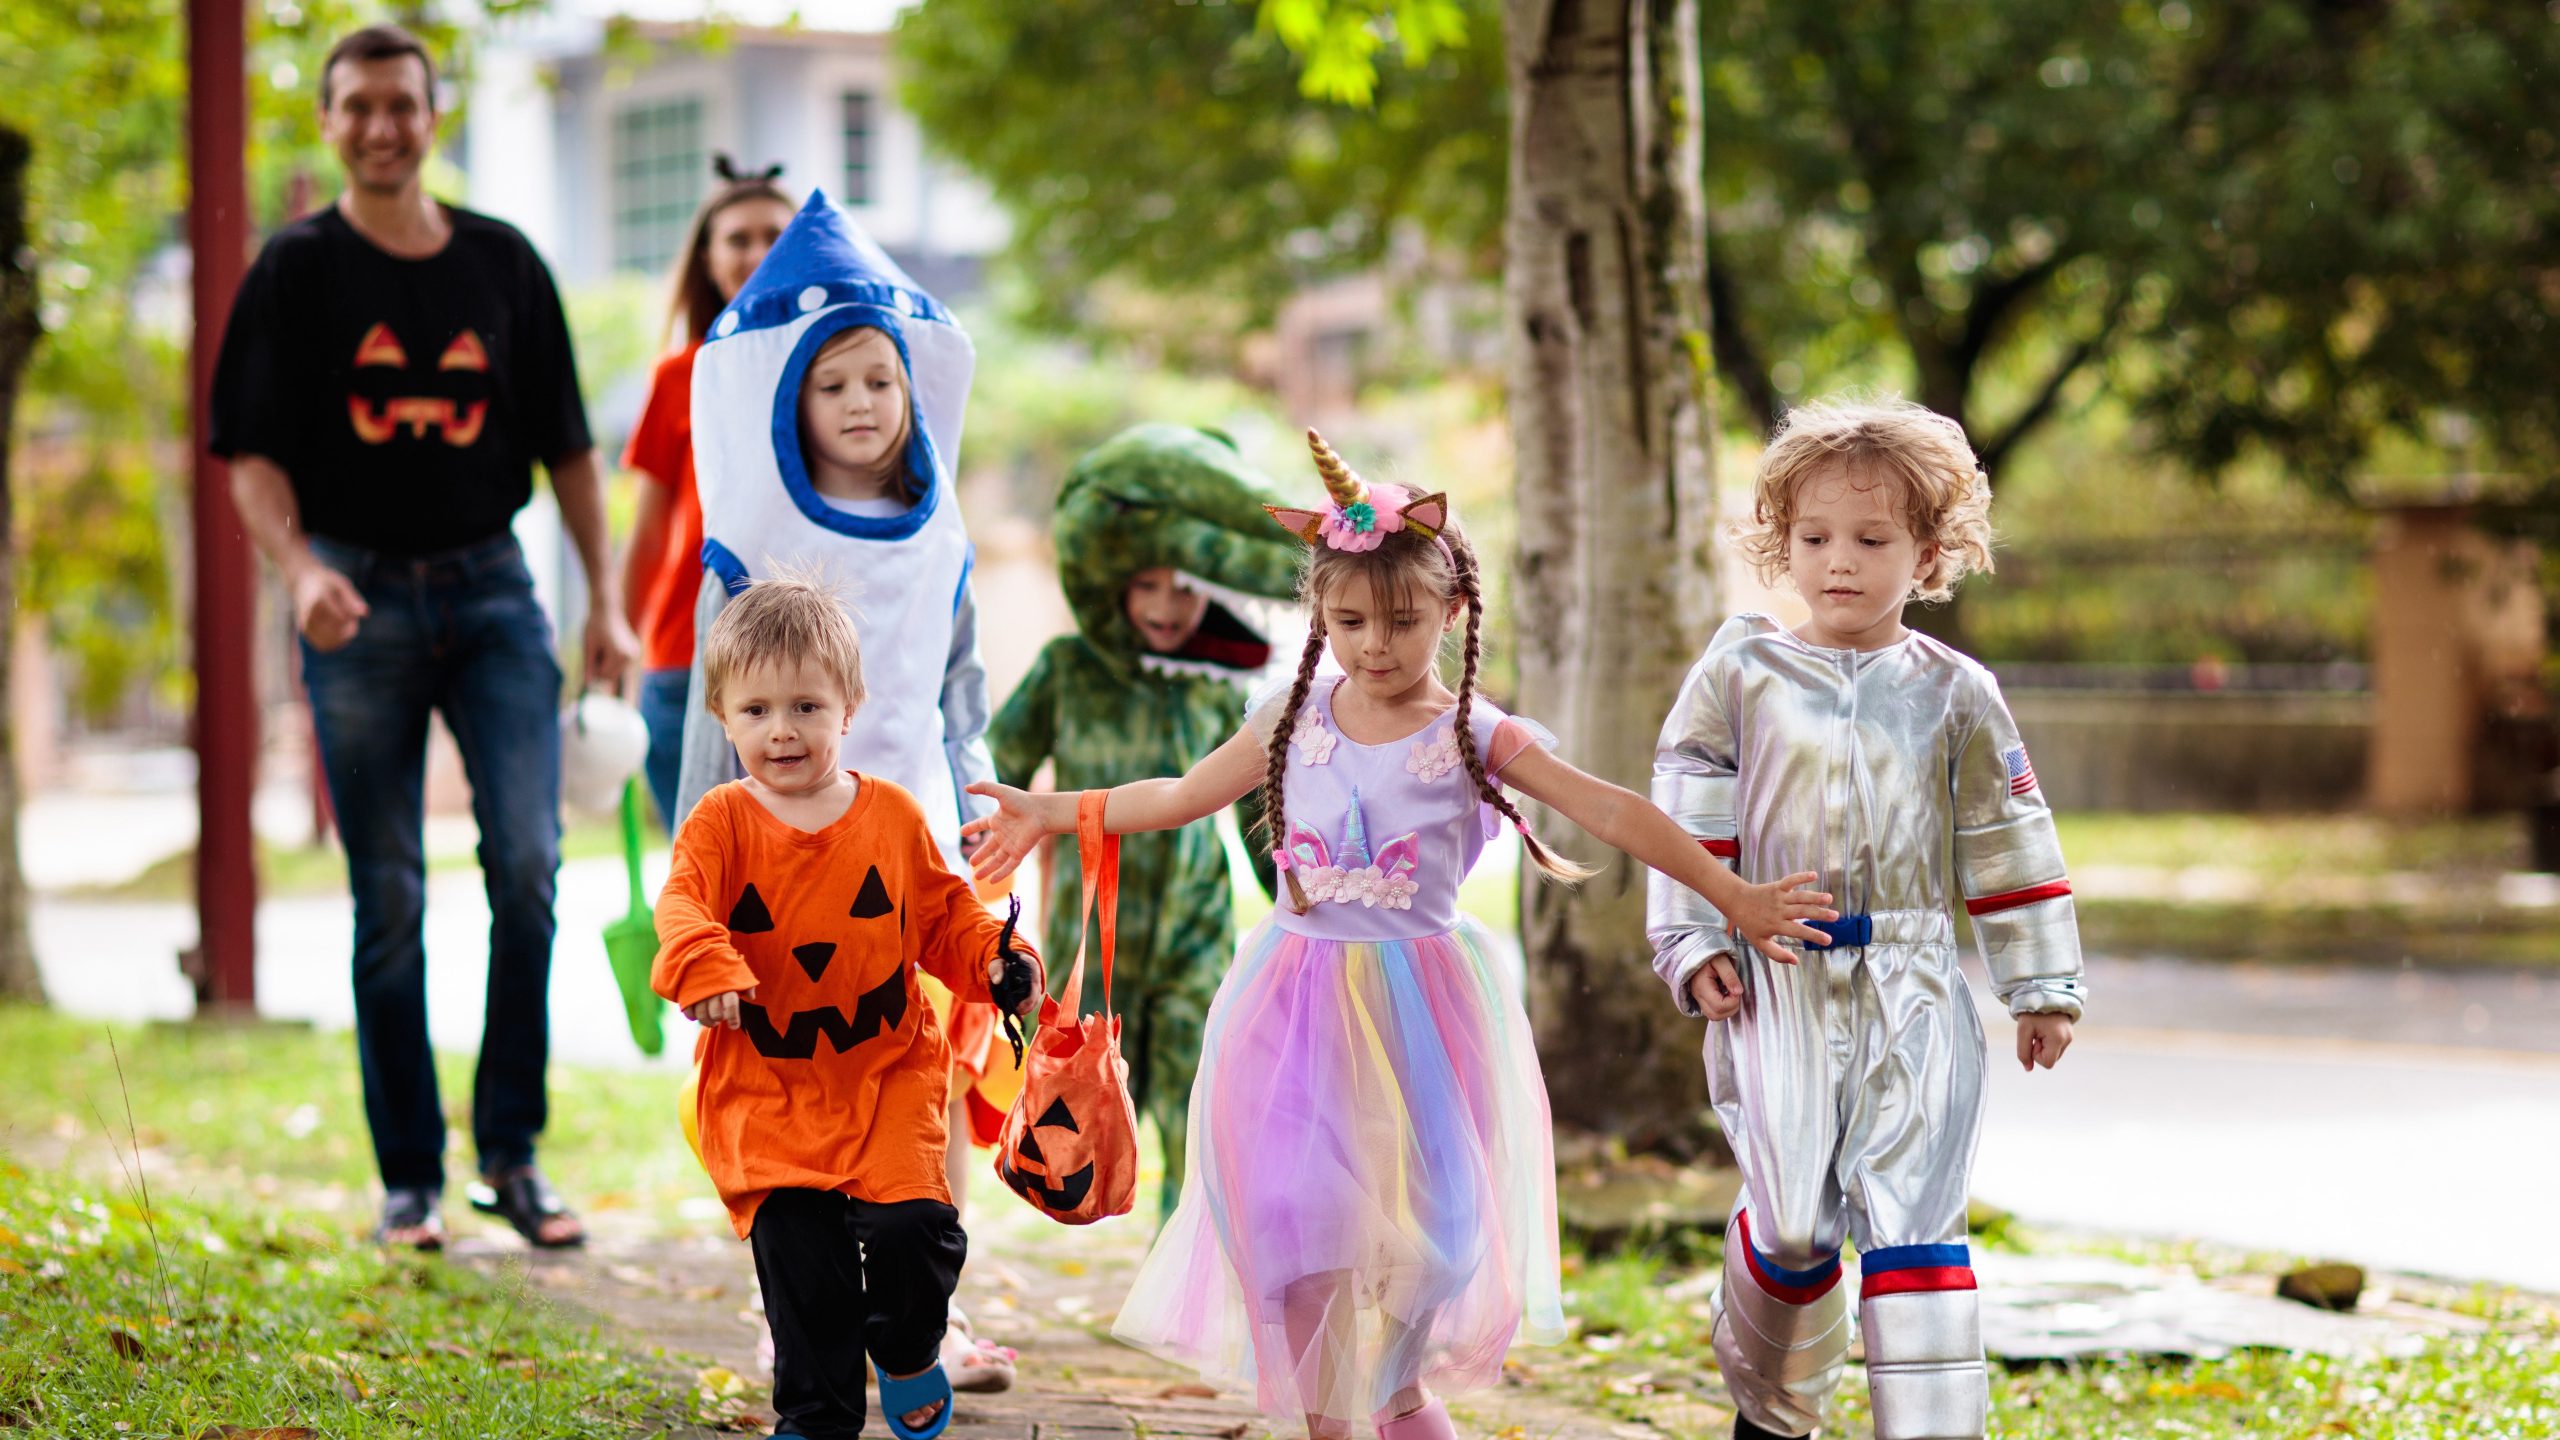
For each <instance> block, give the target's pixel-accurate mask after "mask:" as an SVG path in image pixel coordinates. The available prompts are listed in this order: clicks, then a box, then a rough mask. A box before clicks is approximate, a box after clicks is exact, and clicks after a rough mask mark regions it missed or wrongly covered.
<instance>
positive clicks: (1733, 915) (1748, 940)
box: [1724, 870, 1840, 965]
mask: <svg viewBox="0 0 2560 1440" xmlns="http://www.w3.org/2000/svg"><path fill="white" fill-rule="evenodd" d="M1816 878H1817V877H1816V876H1815V875H1814V872H1812V871H1810V870H1805V871H1800V872H1798V873H1796V874H1793V875H1790V876H1787V877H1786V878H1785V879H1783V880H1772V881H1770V882H1769V883H1767V884H1765V885H1747V886H1745V887H1743V898H1742V901H1741V903H1740V904H1737V905H1731V906H1727V907H1726V908H1725V912H1724V916H1725V919H1726V921H1727V922H1729V923H1730V924H1731V925H1732V926H1733V930H1734V933H1735V934H1737V935H1740V936H1741V937H1742V939H1743V943H1745V944H1747V945H1749V946H1750V947H1751V948H1752V949H1754V950H1757V951H1759V952H1760V953H1761V954H1763V955H1766V956H1768V957H1769V958H1770V959H1772V960H1775V961H1777V962H1778V963H1779V964H1781V965H1793V964H1794V963H1796V957H1795V956H1794V955H1793V954H1791V953H1789V952H1788V950H1787V947H1785V946H1784V945H1781V944H1779V943H1778V937H1779V936H1781V935H1784V936H1786V937H1787V938H1788V939H1791V940H1801V941H1803V942H1804V943H1805V944H1807V945H1813V946H1823V945H1828V944H1830V943H1831V937H1830V936H1828V935H1825V934H1823V933H1822V932H1821V931H1819V930H1816V929H1814V928H1813V927H1812V926H1810V925H1807V924H1806V923H1804V922H1806V921H1807V920H1837V919H1839V918H1840V912H1839V911H1837V910H1834V909H1832V908H1831V896H1830V895H1829V894H1827V893H1825V892H1822V891H1817V890H1807V889H1805V888H1804V887H1805V886H1807V885H1810V884H1812V883H1813V882H1814V880H1815V879H1816Z"/></svg>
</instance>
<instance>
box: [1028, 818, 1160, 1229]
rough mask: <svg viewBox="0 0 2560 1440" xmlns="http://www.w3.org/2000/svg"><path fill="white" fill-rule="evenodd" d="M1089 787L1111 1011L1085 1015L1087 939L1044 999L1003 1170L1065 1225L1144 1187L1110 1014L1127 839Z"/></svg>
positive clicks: (1091, 859)
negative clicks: (1054, 993) (1106, 827)
mask: <svg viewBox="0 0 2560 1440" xmlns="http://www.w3.org/2000/svg"><path fill="white" fill-rule="evenodd" d="M1107 793H1108V792H1106V791H1101V790H1088V791H1086V792H1084V794H1083V796H1082V797H1081V798H1080V799H1079V800H1078V801H1077V803H1076V837H1077V844H1076V849H1077V852H1078V855H1079V858H1080V859H1081V860H1082V862H1083V866H1084V898H1085V905H1086V907H1087V909H1088V912H1090V910H1091V909H1092V908H1093V907H1095V906H1096V905H1098V906H1099V907H1100V913H1101V916H1102V926H1101V930H1102V944H1101V951H1102V994H1103V1006H1104V1013H1102V1014H1099V1015H1079V1014H1078V1013H1077V1005H1078V1002H1079V999H1080V997H1081V996H1082V995H1083V993H1084V946H1083V945H1082V944H1078V945H1077V946H1076V963H1075V966H1074V968H1072V969H1070V970H1069V971H1068V972H1067V979H1066V985H1065V988H1064V991H1063V993H1064V994H1065V996H1066V1003H1064V1004H1060V1003H1059V1002H1058V1000H1057V999H1056V998H1055V997H1052V998H1048V999H1044V1000H1042V1001H1041V1002H1040V1028H1039V1030H1038V1031H1037V1032H1036V1033H1035V1034H1033V1035H1032V1037H1031V1043H1030V1046H1029V1049H1028V1051H1027V1053H1026V1055H1025V1058H1024V1060H1023V1066H1022V1093H1021V1094H1019V1095H1017V1096H1015V1097H1014V1100H1013V1109H1012V1111H1011V1112H1009V1113H1008V1114H1007V1115H1006V1116H1005V1119H1004V1134H1003V1135H1002V1136H1001V1137H1000V1138H999V1139H998V1141H997V1144H996V1176H997V1178H998V1179H1001V1180H1002V1181H1004V1183H1005V1185H1006V1186H1007V1188H1009V1189H1011V1190H1012V1191H1013V1193H1015V1194H1016V1195H1019V1196H1021V1197H1022V1198H1023V1199H1024V1200H1027V1201H1029V1202H1030V1204H1031V1207H1032V1208H1033V1209H1035V1210H1038V1211H1039V1212H1040V1213H1041V1214H1043V1215H1046V1216H1048V1217H1049V1218H1050V1219H1052V1220H1055V1221H1057V1222H1058V1223H1060V1224H1062V1225H1090V1224H1092V1223H1093V1222H1094V1221H1096V1220H1102V1219H1107V1218H1109V1217H1111V1216H1113V1215H1126V1214H1128V1213H1129V1207H1130V1206H1131V1205H1133V1204H1135V1203H1136V1201H1137V1195H1138V1112H1137V1110H1136V1109H1135V1108H1134V1107H1133V1106H1131V1104H1130V1103H1129V1066H1128V1063H1127V1062H1126V1061H1123V1060H1122V1059H1121V1058H1120V1021H1119V1019H1118V1017H1116V1016H1114V1015H1112V1014H1110V1013H1109V1007H1110V1003H1111V1001H1110V995H1111V958H1112V950H1113V947H1114V946H1115V945H1116V943H1117V937H1118V923H1117V919H1116V911H1117V907H1118V905H1119V900H1120V837H1118V836H1116V835H1108V836H1107V835H1105V834H1104V833H1103V825H1102V806H1103V798H1104V796H1105V795H1106V794H1107Z"/></svg>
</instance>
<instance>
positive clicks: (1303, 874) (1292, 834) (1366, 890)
mask: <svg viewBox="0 0 2560 1440" xmlns="http://www.w3.org/2000/svg"><path fill="white" fill-rule="evenodd" d="M1280 864H1281V868H1283V869H1287V870H1294V871H1296V872H1297V876H1298V884H1299V886H1300V887H1301V888H1303V889H1304V890H1305V891H1306V893H1307V903H1308V904H1309V905H1324V904H1334V905H1354V904H1356V905H1364V906H1367V907H1368V908H1370V909H1372V910H1379V909H1385V910H1410V909H1412V908H1413V897H1414V896H1415V895H1416V894H1418V893H1420V891H1421V889H1422V886H1421V885H1420V884H1419V883H1418V882H1417V881H1416V880H1415V879H1414V873H1415V872H1416V871H1418V870H1420V869H1421V868H1422V842H1421V836H1420V835H1419V834H1418V833H1416V832H1412V831H1408V832H1406V833H1405V834H1402V835H1399V836H1397V837H1396V838H1395V839H1393V840H1390V841H1388V842H1387V843H1386V845H1385V847H1384V848H1382V849H1380V850H1379V851H1378V854H1377V858H1375V859H1374V860H1373V859H1371V858H1370V855H1369V825H1368V821H1367V819H1366V818H1365V817H1363V816H1362V815H1361V813H1360V792H1359V790H1358V789H1356V788H1355V789H1353V790H1352V792H1351V813H1350V814H1349V815H1348V816H1347V817H1346V818H1345V819H1344V821H1343V831H1342V853H1341V854H1339V855H1330V854H1328V853H1326V851H1325V846H1324V837H1323V836H1321V835H1318V834H1317V833H1316V832H1315V831H1313V830H1310V829H1308V828H1307V827H1306V826H1304V825H1292V826H1290V827H1289V843H1288V845H1287V846H1286V847H1284V848H1283V849H1282V850H1281V852H1280Z"/></svg>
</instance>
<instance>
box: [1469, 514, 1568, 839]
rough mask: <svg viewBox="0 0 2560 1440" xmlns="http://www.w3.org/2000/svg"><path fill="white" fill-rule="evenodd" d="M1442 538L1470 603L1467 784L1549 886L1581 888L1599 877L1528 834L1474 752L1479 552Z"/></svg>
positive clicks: (1480, 620) (1480, 629)
mask: <svg viewBox="0 0 2560 1440" xmlns="http://www.w3.org/2000/svg"><path fill="white" fill-rule="evenodd" d="M1442 538H1444V539H1445V540H1446V541H1447V542H1448V545H1449V558H1450V560H1451V561H1452V562H1453V568H1454V569H1455V570H1456V571H1457V577H1458V593H1459V595H1461V596H1462V597H1464V598H1465V600H1466V602H1467V643H1466V652H1465V662H1464V666H1465V668H1464V669H1463V670H1461V671H1460V673H1459V676H1458V710H1457V726H1458V758H1459V759H1460V760H1462V761H1464V762H1465V764H1466V767H1467V778H1468V779H1469V780H1472V781H1474V782H1475V787H1476V793H1477V794H1478V795H1480V796H1482V797H1484V803H1486V804H1487V805H1490V806H1492V807H1493V808H1494V809H1495V810H1496V811H1497V812H1499V813H1500V814H1501V816H1502V818H1504V819H1506V820H1508V821H1510V822H1511V828H1512V829H1514V830H1517V831H1519V832H1520V843H1521V844H1522V845H1523V846H1525V847H1526V848H1527V850H1528V852H1529V861H1530V863H1531V864H1533V865H1535V866H1537V867H1538V868H1539V869H1540V870H1542V871H1544V872H1545V873H1546V875H1547V877H1548V878H1549V879H1551V880H1559V881H1562V882H1563V883H1565V884H1567V885H1579V884H1581V883H1582V882H1583V881H1585V880H1588V879H1590V878H1591V877H1592V876H1594V875H1597V874H1599V873H1600V872H1599V871H1597V870H1594V869H1591V868H1590V867H1589V866H1586V865H1580V864H1576V863H1575V862H1574V861H1572V860H1569V859H1566V858H1565V857H1564V856H1561V855H1558V854H1556V853H1555V852H1554V851H1552V850H1550V849H1548V848H1547V847H1546V846H1545V845H1544V844H1543V843H1541V842H1540V841H1539V839H1538V837H1537V836H1536V835H1534V834H1532V833H1530V830H1529V822H1528V821H1527V820H1526V819H1524V818H1522V816H1521V814H1520V807H1519V806H1517V805H1514V804H1512V803H1511V797H1510V796H1508V795H1505V794H1503V793H1502V787H1500V786H1498V785H1496V784H1494V783H1493V777H1492V776H1490V775H1487V774H1486V773H1485V769H1484V756H1483V755H1481V754H1479V753H1477V751H1476V732H1475V726H1474V724H1473V719H1474V714H1473V712H1474V709H1475V698H1476V662H1477V660H1478V659H1479V658H1480V657H1481V656H1482V655H1483V653H1484V639H1483V636H1484V586H1483V584H1482V582H1481V581H1480V580H1479V579H1478V576H1477V571H1476V554H1475V551H1474V550H1472V549H1470V548H1469V547H1468V545H1467V542H1466V539H1465V537H1463V536H1461V535H1459V534H1458V533H1457V532H1456V531H1455V530H1454V529H1452V530H1449V531H1446V532H1444V533H1443V537H1442Z"/></svg>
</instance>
